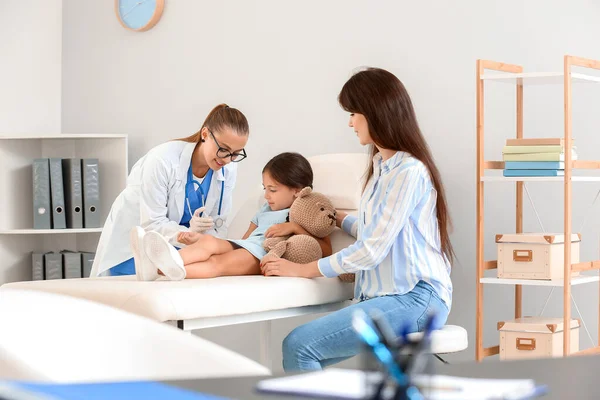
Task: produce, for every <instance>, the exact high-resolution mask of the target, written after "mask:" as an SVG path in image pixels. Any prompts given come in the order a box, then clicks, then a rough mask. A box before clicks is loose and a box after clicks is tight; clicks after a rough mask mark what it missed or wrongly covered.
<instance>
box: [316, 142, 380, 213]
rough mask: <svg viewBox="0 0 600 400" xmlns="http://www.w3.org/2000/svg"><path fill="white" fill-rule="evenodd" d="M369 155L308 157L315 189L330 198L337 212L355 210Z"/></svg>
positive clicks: (350, 154) (358, 202)
mask: <svg viewBox="0 0 600 400" xmlns="http://www.w3.org/2000/svg"><path fill="white" fill-rule="evenodd" d="M368 160H369V156H368V155H367V154H362V153H347V154H323V155H319V156H314V157H309V158H308V161H309V162H310V164H311V166H312V169H313V173H314V179H313V187H314V190H315V191H317V192H320V193H323V194H324V195H325V196H327V197H329V199H330V200H331V202H332V203H333V206H334V207H335V208H336V209H339V210H357V209H358V206H359V204H360V197H361V194H362V187H363V179H364V176H365V172H366V171H367V167H368V163H369V161H368Z"/></svg>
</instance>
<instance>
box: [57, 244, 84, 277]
mask: <svg viewBox="0 0 600 400" xmlns="http://www.w3.org/2000/svg"><path fill="white" fill-rule="evenodd" d="M61 253H62V257H63V259H62V261H63V277H64V278H65V279H71V278H81V253H77V252H74V251H66V250H64V251H61Z"/></svg>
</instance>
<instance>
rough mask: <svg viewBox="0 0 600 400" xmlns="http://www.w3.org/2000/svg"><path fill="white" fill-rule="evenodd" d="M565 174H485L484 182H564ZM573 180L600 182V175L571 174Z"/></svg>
mask: <svg viewBox="0 0 600 400" xmlns="http://www.w3.org/2000/svg"><path fill="white" fill-rule="evenodd" d="M564 180H565V177H564V176H483V177H481V181H482V182H563V181H564ZM571 181H572V182H600V176H571Z"/></svg>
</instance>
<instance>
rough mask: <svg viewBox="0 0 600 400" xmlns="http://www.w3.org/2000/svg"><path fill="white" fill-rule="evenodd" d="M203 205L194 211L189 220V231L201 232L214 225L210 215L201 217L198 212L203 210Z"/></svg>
mask: <svg viewBox="0 0 600 400" xmlns="http://www.w3.org/2000/svg"><path fill="white" fill-rule="evenodd" d="M204 209H205V207H200V208H199V209H197V210H196V211H194V215H193V216H192V219H191V220H190V231H192V232H198V233H203V232H206V231H208V230H210V229H212V228H213V227H214V225H215V223H214V221H213V219H212V217H201V216H200V213H201V212H203V211H204Z"/></svg>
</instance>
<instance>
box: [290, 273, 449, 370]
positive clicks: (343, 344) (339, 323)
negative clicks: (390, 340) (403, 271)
mask: <svg viewBox="0 0 600 400" xmlns="http://www.w3.org/2000/svg"><path fill="white" fill-rule="evenodd" d="M358 309H361V310H363V311H364V312H365V313H367V314H369V313H370V312H371V311H373V310H374V309H378V310H379V311H381V313H382V316H383V317H384V318H385V319H386V320H387V322H388V323H389V325H390V326H391V328H392V329H393V330H394V331H395V332H400V331H401V330H402V329H403V328H406V329H408V331H409V332H418V331H421V330H423V328H424V327H425V323H426V322H427V319H428V317H429V314H431V313H436V322H437V325H438V326H436V327H435V328H436V329H439V328H441V327H442V326H443V325H444V324H445V323H446V320H447V318H448V307H447V306H446V304H445V303H444V302H443V301H442V299H440V297H439V296H438V294H437V293H436V291H435V290H434V289H433V287H431V285H429V284H428V283H426V282H423V281H420V282H419V283H418V284H417V285H416V286H415V288H414V289H413V290H412V291H410V292H408V293H406V294H403V295H390V296H382V297H375V298H372V299H368V300H364V301H361V302H360V303H356V304H353V305H351V306H349V307H346V308H344V309H342V310H339V311H336V312H333V313H331V314H329V315H326V316H324V317H322V318H319V319H316V320H314V321H312V322H309V323H307V324H304V325H301V326H299V327H297V328H296V329H294V330H293V331H292V332H291V333H290V334H289V335H288V336H287V337H286V338H285V339H284V340H283V369H284V370H285V371H286V372H290V371H306V370H317V369H322V368H323V367H326V366H328V365H332V364H335V363H338V362H340V361H343V360H345V359H347V358H350V357H353V356H355V355H357V354H358V352H359V350H360V346H359V339H358V336H357V334H356V333H355V331H354V329H353V328H352V315H353V313H354V311H355V310H358Z"/></svg>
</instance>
